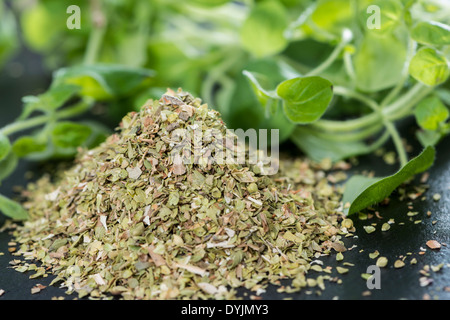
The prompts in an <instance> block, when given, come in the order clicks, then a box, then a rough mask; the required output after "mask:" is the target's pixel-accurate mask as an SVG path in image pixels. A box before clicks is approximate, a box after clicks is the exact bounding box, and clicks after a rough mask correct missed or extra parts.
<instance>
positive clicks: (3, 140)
mask: <svg viewBox="0 0 450 320" xmlns="http://www.w3.org/2000/svg"><path fill="white" fill-rule="evenodd" d="M10 151H11V142H10V141H9V139H8V137H7V136H5V135H4V134H3V133H1V132H0V161H1V160H3V159H5V158H6V156H7V155H8V154H9V152H10Z"/></svg>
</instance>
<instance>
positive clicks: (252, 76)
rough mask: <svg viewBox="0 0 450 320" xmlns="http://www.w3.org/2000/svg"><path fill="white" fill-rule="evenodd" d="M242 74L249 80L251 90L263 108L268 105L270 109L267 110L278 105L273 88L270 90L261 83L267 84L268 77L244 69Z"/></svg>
mask: <svg viewBox="0 0 450 320" xmlns="http://www.w3.org/2000/svg"><path fill="white" fill-rule="evenodd" d="M242 74H243V75H244V76H245V77H246V78H247V79H248V80H249V82H250V85H251V86H252V89H253V92H254V93H255V95H256V98H257V99H258V101H259V103H260V104H261V106H263V107H265V108H267V107H268V108H269V109H270V110H269V111H274V110H271V109H273V108H276V107H278V103H277V102H278V101H277V100H278V96H277V94H276V92H275V90H270V89H267V88H264V87H263V84H266V85H267V83H268V82H269V79H268V78H267V77H266V76H265V75H264V74H261V73H258V72H250V71H247V70H244V71H243V72H242ZM270 113H272V112H268V113H267V114H270Z"/></svg>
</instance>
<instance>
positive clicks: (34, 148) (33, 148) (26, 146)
mask: <svg viewBox="0 0 450 320" xmlns="http://www.w3.org/2000/svg"><path fill="white" fill-rule="evenodd" d="M46 148H47V143H43V142H41V141H39V140H38V139H36V137H33V136H23V137H20V138H18V139H17V140H16V141H14V143H13V145H12V150H13V152H14V153H15V154H16V155H17V156H18V157H20V158H22V157H26V156H28V155H29V154H32V153H35V152H42V151H44V150H45V149H46Z"/></svg>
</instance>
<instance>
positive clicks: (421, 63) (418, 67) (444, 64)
mask: <svg viewBox="0 0 450 320" xmlns="http://www.w3.org/2000/svg"><path fill="white" fill-rule="evenodd" d="M409 73H410V74H411V76H412V77H413V78H414V79H416V80H417V81H420V82H422V83H424V84H426V85H428V86H436V85H438V84H441V83H443V82H445V81H446V80H447V78H448V76H449V74H450V71H449V67H448V61H447V59H446V58H445V57H444V56H443V55H440V54H438V53H437V52H436V50H434V49H432V48H421V49H420V50H419V51H417V53H416V54H415V55H414V57H413V58H412V59H411V62H410V64H409Z"/></svg>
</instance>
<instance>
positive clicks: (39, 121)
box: [0, 100, 93, 136]
mask: <svg viewBox="0 0 450 320" xmlns="http://www.w3.org/2000/svg"><path fill="white" fill-rule="evenodd" d="M92 103H93V102H92V101H87V100H86V101H81V102H79V103H77V104H76V105H74V106H71V107H69V108H67V109H63V110H60V111H58V112H56V113H51V114H46V115H42V116H37V117H34V118H30V119H26V120H21V121H17V122H13V123H11V124H9V125H7V126H5V127H3V129H1V130H0V132H2V133H3V134H4V135H6V136H8V135H11V134H13V133H16V132H18V131H23V130H26V129H30V128H33V127H37V126H40V125H43V124H45V123H47V122H49V121H52V120H60V119H67V118H70V117H73V116H76V115H79V114H81V113H83V112H84V111H86V110H88V109H89V108H90V107H91V106H92Z"/></svg>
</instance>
